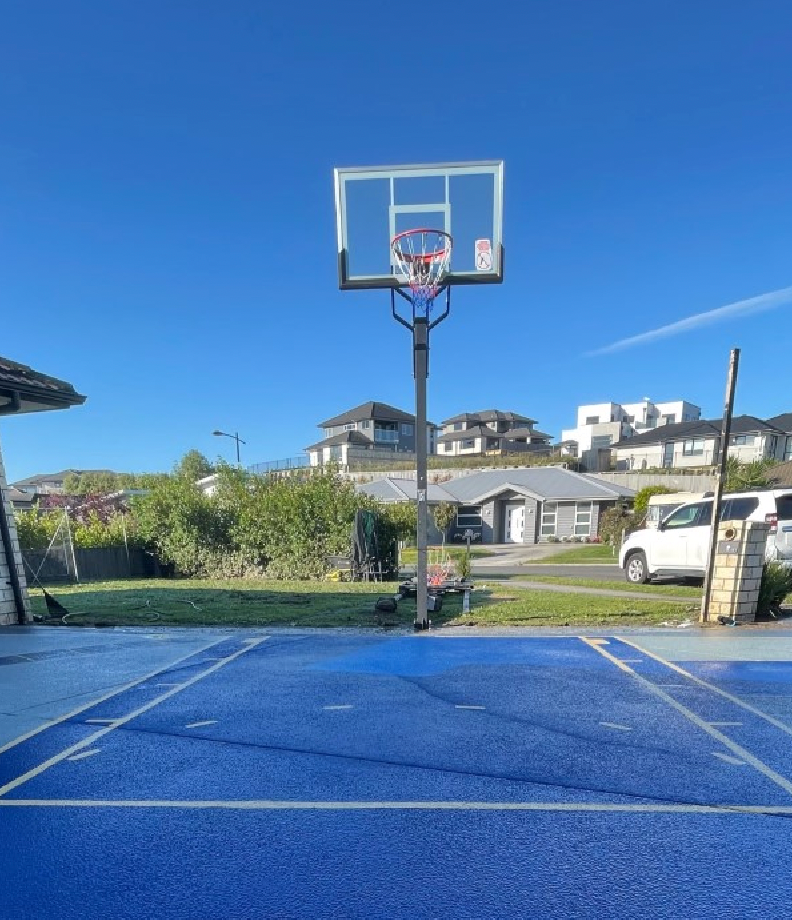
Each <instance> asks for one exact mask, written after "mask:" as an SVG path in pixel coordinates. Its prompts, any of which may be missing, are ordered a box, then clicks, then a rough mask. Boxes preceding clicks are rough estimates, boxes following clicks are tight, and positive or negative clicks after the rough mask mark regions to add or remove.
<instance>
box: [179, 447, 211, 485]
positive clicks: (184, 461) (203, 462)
mask: <svg viewBox="0 0 792 920" xmlns="http://www.w3.org/2000/svg"><path fill="white" fill-rule="evenodd" d="M173 472H174V473H175V474H176V475H177V476H184V477H185V478H186V479H189V480H190V482H197V481H198V480H199V479H203V478H204V477H205V476H211V475H212V473H214V472H215V466H214V463H212V462H211V461H210V460H209V459H208V458H207V457H205V456H204V455H203V454H202V453H201V452H200V451H199V450H188V451H187V453H186V454H185V455H184V456H183V457H182V458H181V460H179V462H178V463H177V464H176V466H175V467H174V470H173Z"/></svg>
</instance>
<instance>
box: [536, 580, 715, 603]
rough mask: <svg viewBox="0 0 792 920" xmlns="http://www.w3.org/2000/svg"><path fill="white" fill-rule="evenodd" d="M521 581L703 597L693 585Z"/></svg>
mask: <svg viewBox="0 0 792 920" xmlns="http://www.w3.org/2000/svg"><path fill="white" fill-rule="evenodd" d="M518 577H519V578H520V579H521V580H523V579H524V580H527V581H539V582H542V583H544V584H549V585H574V586H576V587H577V586H581V587H583V588H607V589H609V590H613V591H638V592H639V593H640V592H643V593H644V594H670V595H673V596H674V597H697V598H700V597H701V590H702V589H701V587H698V588H696V587H693V586H691V585H656V584H650V585H634V584H632V583H631V582H629V581H626V580H624V579H607V580H605V579H602V580H600V579H595V578H575V577H572V578H567V577H566V576H565V575H520V576H518Z"/></svg>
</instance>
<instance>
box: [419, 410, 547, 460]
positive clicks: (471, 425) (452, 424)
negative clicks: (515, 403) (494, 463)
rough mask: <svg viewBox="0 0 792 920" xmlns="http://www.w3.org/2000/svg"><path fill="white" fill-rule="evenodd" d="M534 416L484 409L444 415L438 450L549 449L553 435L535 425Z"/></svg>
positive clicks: (465, 453) (458, 453)
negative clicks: (448, 415)
mask: <svg viewBox="0 0 792 920" xmlns="http://www.w3.org/2000/svg"><path fill="white" fill-rule="evenodd" d="M535 424H536V421H535V419H532V418H529V417H528V416H527V415H520V414H519V413H517V412H504V411H502V410H500V409H483V410H481V411H480V412H463V413H461V414H460V415H454V416H452V417H451V418H447V419H445V420H444V421H443V422H442V423H441V426H442V433H441V434H440V437H439V438H438V439H437V453H438V454H440V455H441V456H446V457H473V456H476V455H486V454H492V455H496V454H511V453H524V452H534V453H536V452H539V453H549V452H550V442H551V440H552V438H551V437H550V435H549V434H545V433H544V432H543V431H537V430H536V429H535V428H534V425H535Z"/></svg>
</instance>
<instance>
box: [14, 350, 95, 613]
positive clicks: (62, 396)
mask: <svg viewBox="0 0 792 920" xmlns="http://www.w3.org/2000/svg"><path fill="white" fill-rule="evenodd" d="M84 402H85V397H84V396H81V395H80V394H79V393H78V392H77V391H76V390H75V389H74V387H73V386H72V385H71V384H70V383H66V381H65V380H58V379H57V378H56V377H49V376H47V375H46V374H41V373H39V372H38V371H34V370H33V369H32V368H30V367H27V366H26V365H24V364H17V363H16V362H15V361H9V360H8V359H6V358H0V416H12V415H21V414H22V413H27V412H44V411H47V410H49V409H68V408H69V407H70V406H79V405H81V404H82V403H84ZM0 584H2V585H3V586H4V589H3V590H2V591H0V626H10V625H13V624H21V623H26V622H27V621H28V619H29V617H30V607H29V603H28V597H27V585H26V583H25V569H24V564H23V562H22V554H21V552H20V551H19V539H18V537H17V531H16V525H15V523H14V515H13V511H12V508H11V502H10V501H9V495H8V485H7V483H6V478H5V471H4V468H3V461H2V457H1V456H0Z"/></svg>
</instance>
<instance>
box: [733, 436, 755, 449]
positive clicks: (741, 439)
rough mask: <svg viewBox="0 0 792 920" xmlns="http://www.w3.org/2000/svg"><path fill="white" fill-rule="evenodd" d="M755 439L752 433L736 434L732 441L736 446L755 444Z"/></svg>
mask: <svg viewBox="0 0 792 920" xmlns="http://www.w3.org/2000/svg"><path fill="white" fill-rule="evenodd" d="M755 440H756V439H755V438H754V436H753V435H752V434H736V435H734V437H733V438H732V439H731V442H732V445H733V446H734V447H745V446H749V445H751V444H753V443H754V442H755Z"/></svg>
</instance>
